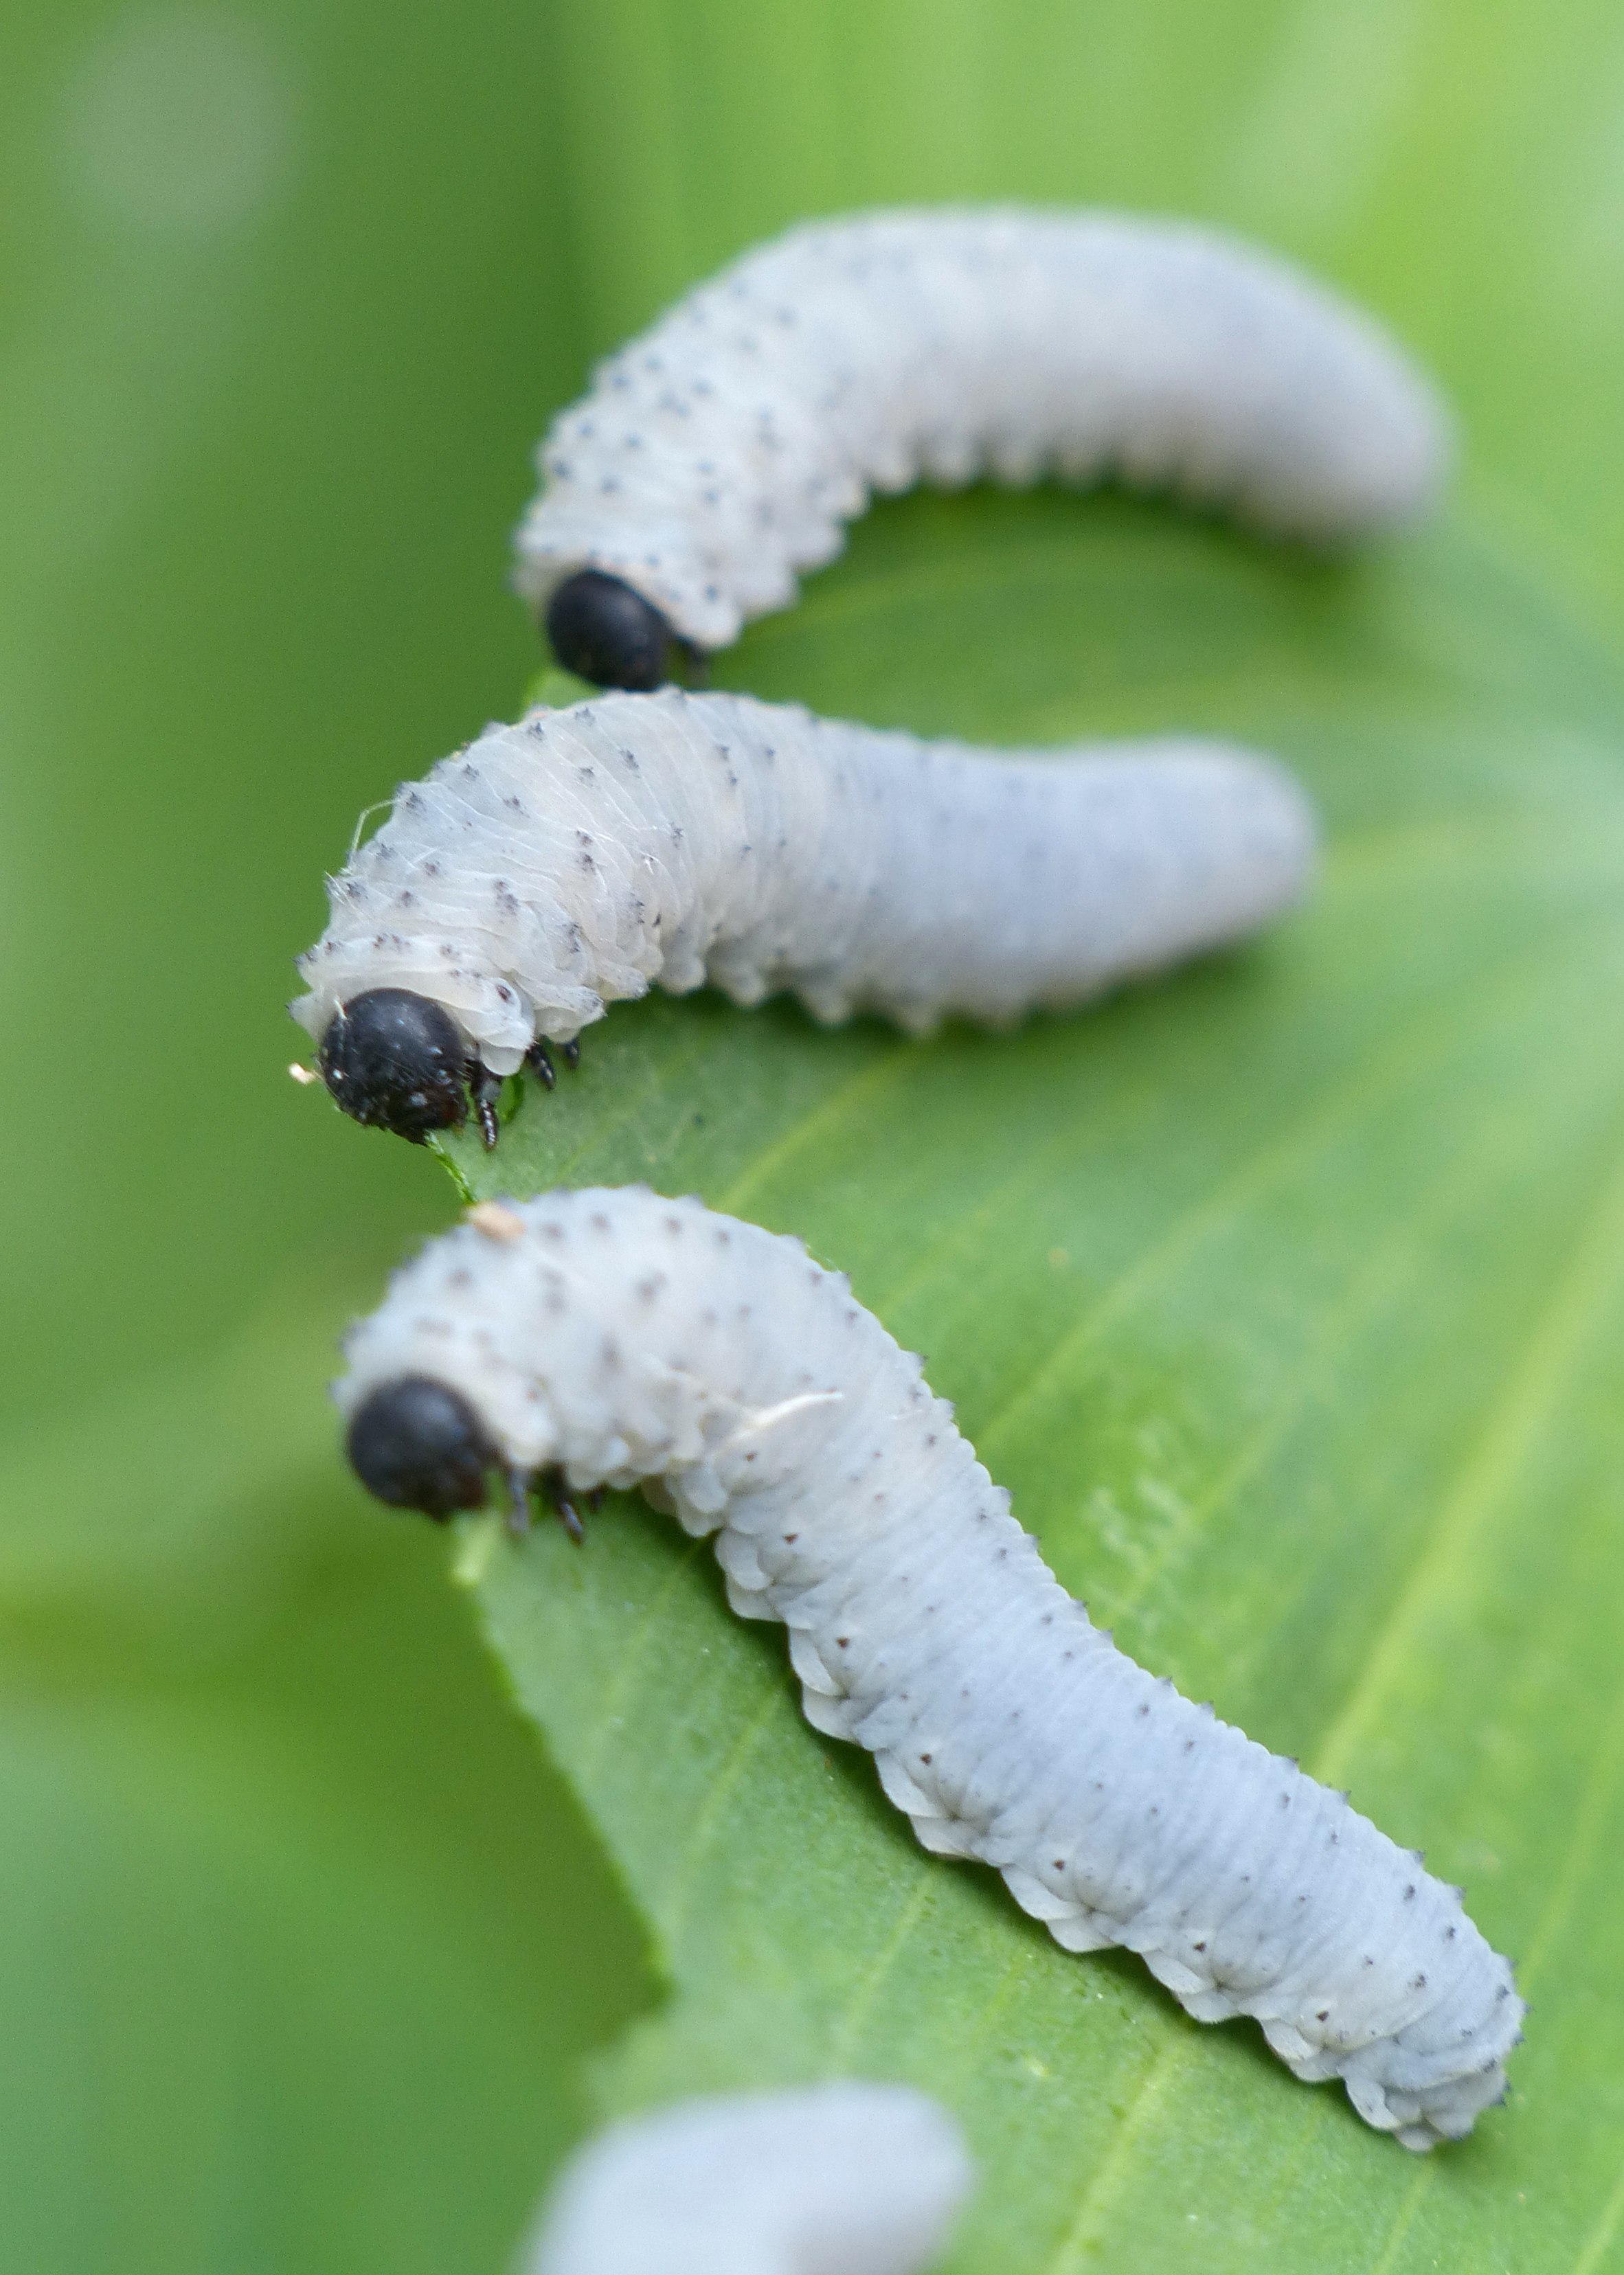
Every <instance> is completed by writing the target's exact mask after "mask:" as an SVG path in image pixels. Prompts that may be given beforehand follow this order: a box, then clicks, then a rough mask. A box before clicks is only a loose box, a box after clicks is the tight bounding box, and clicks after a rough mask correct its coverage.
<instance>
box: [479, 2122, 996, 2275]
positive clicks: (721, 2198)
mask: <svg viewBox="0 0 1624 2275" xmlns="http://www.w3.org/2000/svg"><path fill="white" fill-rule="evenodd" d="M970 2182H971V2165H970V2158H969V2156H968V2154H967V2153H966V2150H965V2148H964V2143H963V2139H962V2137H961V2135H960V2133H959V2129H958V2128H957V2126H956V2125H955V2124H954V2122H953V2120H952V2119H951V2118H950V2117H949V2116H948V2113H947V2112H946V2111H945V2110H943V2109H941V2108H940V2106H939V2105H937V2104H936V2103H935V2102H933V2101H931V2100H929V2099H927V2098H926V2097H925V2095H924V2094H922V2093H914V2092H912V2091H910V2090H909V2088H908V2087H906V2086H901V2085H858V2084H847V2083H842V2084H835V2085H822V2086H812V2087H810V2088H807V2089H806V2090H803V2091H784V2092H779V2093H752V2094H738V2095H726V2096H723V2095H718V2096H717V2097H714V2098H706V2099H704V2100H694V2101H683V2102H678V2103H677V2104H676V2106H675V2107H674V2108H670V2109H662V2110H660V2111H658V2112H656V2113H655V2114H653V2116H650V2117H641V2118H634V2119H632V2120H630V2121H629V2122H627V2123H625V2124H622V2125H616V2126H614V2127H612V2128H611V2129H610V2130H609V2131H608V2132H607V2133H603V2134H601V2135H599V2137H598V2138H597V2139H596V2140H595V2141H591V2142H589V2143H587V2145H586V2146H585V2148H584V2149H583V2150H580V2151H579V2152H578V2155H577V2156H576V2157H575V2158H572V2159H571V2161H570V2164H569V2165H567V2166H566V2168H565V2170H564V2172H563V2176H562V2177H561V2179H560V2180H559V2181H558V2183H557V2185H556V2187H555V2189H554V2190H553V2193H552V2195H551V2196H550V2197H549V2198H548V2203H547V2206H546V2208H545V2211H544V2214H543V2218H542V2221H541V2225H540V2229H539V2230H538V2233H537V2235H536V2239H535V2242H534V2244H533V2247H532V2249H530V2250H529V2251H528V2252H527V2253H526V2254H525V2262H524V2266H525V2275H915V2271H916V2270H918V2269H922V2268H925V2267H926V2266H928V2265H929V2264H931V2262H932V2261H933V2259H934V2258H935V2256H936V2255H937V2253H938V2252H939V2250H940V2249H941V2247H942V2244H943V2243H944V2242H945V2241H946V2238H947V2233H948V2226H949V2225H950V2223H951V2221H952V2218H953V2216H954V2214H955V2212H956V2211H957V2210H958V2207H959V2205H960V2203H961V2202H962V2201H963V2197H964V2196H965V2194H966V2192H967V2190H968V2188H969V2187H970Z"/></svg>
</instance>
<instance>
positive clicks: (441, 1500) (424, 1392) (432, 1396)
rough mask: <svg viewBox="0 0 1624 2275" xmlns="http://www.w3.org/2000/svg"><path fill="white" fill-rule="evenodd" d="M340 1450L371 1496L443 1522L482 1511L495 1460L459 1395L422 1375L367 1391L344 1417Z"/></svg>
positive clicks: (494, 1449)
mask: <svg viewBox="0 0 1624 2275" xmlns="http://www.w3.org/2000/svg"><path fill="white" fill-rule="evenodd" d="M346 1447H347V1450H348V1453H349V1455H350V1466H351V1469H352V1470H354V1471H355V1474H356V1476H357V1477H358V1478H359V1479H360V1481H361V1483H362V1484H363V1485H365V1486H366V1490H367V1492H368V1493H374V1494H375V1495H376V1496H377V1498H378V1499H379V1500H383V1501H388V1503H389V1507H390V1508H417V1509H421V1510H422V1512H423V1514H424V1515H425V1516H432V1517H434V1518H436V1519H437V1520H438V1521H439V1522H441V1523H444V1521H445V1519H446V1518H447V1517H449V1516H452V1515H455V1514H456V1512H457V1510H458V1509H459V1508H484V1506H485V1501H486V1491H487V1488H486V1473H487V1470H490V1469H492V1468H493V1467H494V1466H495V1464H496V1463H497V1462H498V1461H499V1460H500V1458H501V1457H500V1455H499V1453H498V1450H497V1447H495V1444H494V1443H493V1442H492V1440H491V1439H490V1437H489V1435H488V1433H487V1431H486V1428H485V1425H484V1424H483V1423H482V1422H481V1421H480V1417H479V1416H478V1415H477V1414H476V1413H475V1412H474V1410H473V1408H472V1406H471V1405H470V1404H469V1402H468V1401H467V1400H466V1399H465V1397H464V1396H463V1394H462V1393H461V1392H460V1391H457V1390H453V1389H451V1387H449V1384H447V1383H443V1382H436V1381H435V1380H434V1378H433V1377H432V1376H431V1375H427V1374H403V1375H398V1376H397V1378H396V1379H395V1380H394V1381H393V1382H383V1383H380V1384H379V1386H378V1387H377V1388H376V1389H375V1390H372V1391H369V1392H368V1393H367V1394H366V1397H365V1398H364V1399H363V1400H362V1401H361V1403H360V1404H359V1406H358V1407H357V1408H356V1410H355V1412H354V1413H353V1414H352V1415H351V1417H350V1431H349V1436H348V1439H347V1440H346Z"/></svg>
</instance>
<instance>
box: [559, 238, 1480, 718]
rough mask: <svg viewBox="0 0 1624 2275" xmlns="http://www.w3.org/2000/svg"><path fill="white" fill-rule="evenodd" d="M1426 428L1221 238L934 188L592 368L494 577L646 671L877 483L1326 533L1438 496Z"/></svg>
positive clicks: (607, 666)
mask: <svg viewBox="0 0 1624 2275" xmlns="http://www.w3.org/2000/svg"><path fill="white" fill-rule="evenodd" d="M1449 457H1450V445H1449V429H1448V425H1447V421H1446V418H1445V415H1444V412H1443V411H1442V409H1441V407H1440V405H1439V401H1438V398H1437V397H1436V395H1435V394H1434V392H1433V390H1432V389H1431V387H1430V386H1429V385H1428V383H1427V382H1425V381H1424V379H1423V378H1422V377H1421V375H1420V374H1419V373H1418V371H1417V370H1416V367H1414V365H1412V363H1411V362H1410V361H1409V359H1408V358H1407V357H1406V356H1405V355H1404V353H1403V352H1402V351H1401V350H1400V349H1399V348H1398V347H1397V346H1396V344H1394V342H1393V341H1392V340H1391V339H1389V338H1388V337H1387V336H1386V334H1385V333H1384V332H1383V331H1382V330H1381V329H1379V327H1378V326H1377V325H1376V324H1375V323H1374V322H1373V321H1371V319H1370V318H1369V317H1367V316H1365V315H1363V314H1362V313H1361V312H1360V311H1359V310H1357V309H1356V308H1354V307H1352V306H1349V305H1348V303H1347V302H1346V301H1344V300H1342V299H1339V298H1338V297H1337V296H1336V295H1334V294H1333V293H1332V292H1330V291H1327V290H1326V288H1325V287H1324V286H1322V285H1319V284H1317V283H1313V282H1312V281H1311V279H1310V278H1309V277H1307V276H1304V275H1303V273H1302V272H1301V271H1300V270H1298V269H1296V268H1294V267H1292V266H1291V265H1290V264H1289V263H1288V262H1287V261H1282V260H1280V259H1279V258H1278V257H1277V256H1275V255H1273V254H1272V253H1265V252H1263V251H1262V250H1260V249H1259V248H1258V247H1256V246H1250V245H1246V244H1244V243H1243V242H1242V241H1240V240H1239V239H1237V238H1233V237H1231V236H1228V235H1227V234H1226V233H1224V232H1223V231H1218V230H1213V229H1209V228H1205V227H1198V226H1197V225H1195V224H1192V223H1188V222H1174V221H1159V220H1151V219H1146V218H1143V217H1138V216H1134V215H1125V214H1113V213H1096V212H1087V211H1081V212H1079V211H1065V210H1051V211H1045V210H1040V209H1033V208H1020V207H1014V206H1010V207H987V208H974V207H942V208H936V209H934V210H931V209H903V210H898V211H894V212H885V211H881V212H876V213H866V214H857V215H847V216H844V217H842V218H839V219H835V220H830V221H816V222H810V223H803V224H802V225H801V226H799V227H797V228H795V229H791V230H790V231H788V232H787V233H786V234H785V235H784V236H782V237H780V238H774V239H773V240H772V241H771V242H770V243H768V244H767V245H763V246H757V247H755V248H754V249H753V250H752V251H751V252H748V253H744V255H743V256H742V257H741V258H740V259H738V260H736V261H734V262H733V263H732V265H731V266H730V267H729V268H725V269H723V270H722V272H721V275H720V276H715V277H714V278H712V279H711V280H710V281H709V282H708V283H704V284H701V285H700V286H699V287H698V288H697V289H696V290H695V291H691V292H690V293H689V294H688V296H687V297H686V298H685V299H682V300H680V301H678V302H677V304H676V306H675V307H673V308H671V309H670V310H669V311H668V313H667V314H665V315H663V316H662V317H661V319H660V320H659V321H658V322H657V323H656V324H655V325H654V326H653V328H652V329H650V330H648V331H646V332H645V333H643V334H641V335H640V336H638V338H636V339H634V340H632V341H631V342H630V343H628V344H627V345H626V346H624V347H623V348H621V349H620V350H619V351H617V352H616V354H614V355H612V356H611V357H609V358H608V360H607V361H606V362H605V363H603V364H602V365H601V366H600V367H599V368H598V370H597V372H596V374H594V377H593V384H592V388H591V390H590V392H589V393H588V394H586V395H585V397H582V399H581V400H580V401H579V402H578V403H576V404H571V405H570V408H569V409H568V410H566V411H564V412H561V414H560V415H559V417H558V418H557V419H556V420H555V422H554V425H553V427H552V428H551V430H550V432H549V433H548V435H547V438H546V440H545V442H543V444H542V445H541V448H540V453H539V459H538V463H539V465H540V472H541V476H542V488H541V491H540V495H539V496H538V497H537V499H536V501H535V503H533V506H532V507H531V509H530V510H529V512H528V514H527V515H526V517H525V520H524V522H523V524H522V525H521V526H520V528H519V531H518V533H517V555H518V563H517V572H516V582H517V586H518V587H519V590H520V591H521V593H524V594H525V596H526V597H527V598H528V599H529V600H530V601H532V602H533V603H534V604H535V605H536V606H537V607H538V608H540V609H541V611H542V612H543V615H544V616H545V618H546V622H547V627H548V634H549V637H550V638H551V639H552V641H553V644H554V647H555V652H556V653H557V654H558V655H559V658H560V660H561V661H563V662H564V663H566V664H568V665H569V667H570V669H571V670H574V671H578V672H579V673H580V674H581V675H582V676H583V677H585V678H588V679H593V680H596V681H598V682H599V683H600V684H611V685H616V686H623V687H643V688H647V687H653V686H655V685H657V684H659V683H660V682H661V680H664V679H667V678H669V677H670V676H672V672H673V664H674V661H676V660H677V652H678V651H680V650H682V649H684V648H685V649H688V650H691V651H701V652H705V651H710V650H713V649H716V648H720V647H725V646H728V645H729V642H731V641H732V640H734V639H736V638H737V637H738V633H739V631H740V629H741V627H742V625H743V624H744V623H745V622H746V621H747V620H748V619H749V618H751V617H752V616H761V615H763V614H765V613H766V612H767V611H768V610H770V609H774V608H785V607H787V606H788V605H789V603H790V602H791V601H793V600H794V598H795V595H796V578H797V572H798V571H804V570H807V569H814V568H817V567H820V565H821V564H822V563H825V562H827V561H831V560H833V559H834V557H835V555H836V554H837V553H838V552H839V551H840V549H841V548H842V544H843V543H844V540H845V524H846V523H847V522H848V521H850V520H851V519H852V518H854V517H855V516H856V515H857V514H860V513H861V512H862V511H863V510H864V508H865V504H866V503H867V502H868V499H869V497H870V496H871V495H872V494H874V493H876V492H895V491H899V490H904V489H907V488H910V487H911V486H912V485H913V484H914V483H915V482H917V481H918V480H926V481H930V482H933V483H935V484H937V485H940V486H942V487H945V488H956V487H958V486H959V485H961V484H963V483H965V482H969V481H971V480H976V479H977V478H978V477H981V476H988V477H991V478H992V479H993V480H996V481H1000V482H1003V483H1006V484H1021V485H1024V484H1028V483H1031V482H1033V481H1036V480H1039V478H1040V477H1043V476H1045V475H1055V476H1058V477H1059V478H1060V479H1061V480H1063V481H1067V482H1071V483H1076V484H1084V483H1091V482H1097V481H1102V480H1118V481H1122V482H1125V483H1128V484H1130V485H1132V486H1133V487H1135V488H1141V489H1152V490H1163V491H1167V492H1169V493H1171V494H1173V495H1176V496H1178V497H1181V498H1183V499H1186V500H1189V501H1190V502H1192V503H1198V504H1202V505H1209V506H1221V507H1225V508H1227V509H1228V510H1230V511H1232V512H1233V513H1234V514H1235V516H1236V518H1239V519H1240V520H1242V521H1243V522H1246V523H1249V524H1250V525H1252V526H1253V527H1255V528H1257V529H1258V530H1260V531H1264V532H1267V533H1273V534H1276V535H1280V536H1284V537H1295V538H1298V539H1303V540H1309V541H1312V542H1318V543H1326V542H1333V541H1339V540H1348V539H1353V538H1357V537H1361V536H1364V535H1368V534H1370V533H1373V532H1376V531H1379V530H1383V529H1386V528H1387V527H1389V526H1390V525H1394V523H1397V522H1401V521H1402V520H1404V519H1405V518H1408V517H1409V516H1412V515H1414V514H1416V513H1417V512H1419V511H1420V510H1422V509H1423V508H1424V507H1425V506H1427V505H1428V504H1429V503H1431V501H1432V500H1433V498H1434V497H1435V496H1436V495H1437V494H1438V492H1439V488H1441V486H1442V482H1443V479H1444V475H1445V472H1446V468H1447V465H1448V461H1449Z"/></svg>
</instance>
